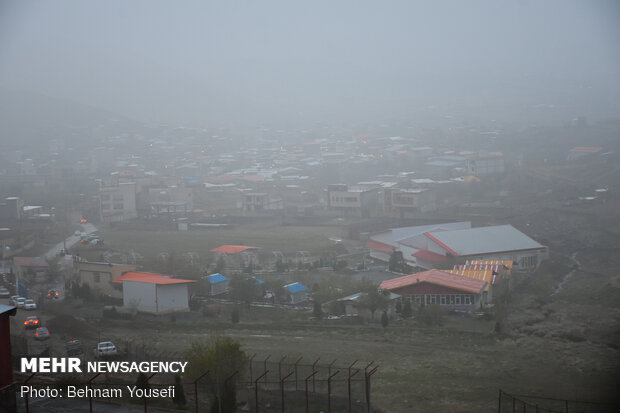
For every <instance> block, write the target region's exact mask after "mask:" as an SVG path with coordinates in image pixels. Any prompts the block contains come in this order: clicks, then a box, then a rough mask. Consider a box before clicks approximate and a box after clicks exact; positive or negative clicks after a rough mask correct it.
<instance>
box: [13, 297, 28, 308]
mask: <svg viewBox="0 0 620 413" xmlns="http://www.w3.org/2000/svg"><path fill="white" fill-rule="evenodd" d="M25 305H26V299H25V298H24V297H18V298H17V301H16V303H15V306H16V307H17V308H24V306H25Z"/></svg>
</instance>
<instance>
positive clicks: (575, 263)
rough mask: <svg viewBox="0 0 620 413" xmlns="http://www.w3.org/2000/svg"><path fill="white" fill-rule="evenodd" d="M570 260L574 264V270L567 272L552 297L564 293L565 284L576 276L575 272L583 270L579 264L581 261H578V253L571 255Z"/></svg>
mask: <svg viewBox="0 0 620 413" xmlns="http://www.w3.org/2000/svg"><path fill="white" fill-rule="evenodd" d="M569 258H570V260H571V261H572V262H573V268H572V269H571V270H570V271H569V272H567V273H566V274H565V275H564V276H563V277H562V280H561V281H560V283H559V284H558V286H557V288H556V289H555V291H554V292H553V294H551V296H554V295H556V294H557V293H559V292H560V291H562V287H564V284H566V283H567V282H568V280H569V279H570V278H571V277H572V276H573V275H575V272H576V271H577V270H579V268H581V263H580V262H579V260H578V259H577V251H575V252H573V253H572V254H571V255H570V257H569Z"/></svg>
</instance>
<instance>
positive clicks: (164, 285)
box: [113, 271, 196, 314]
mask: <svg viewBox="0 0 620 413" xmlns="http://www.w3.org/2000/svg"><path fill="white" fill-rule="evenodd" d="M113 282H115V283H120V284H122V286H123V306H124V307H128V308H134V309H136V310H138V311H140V312H144V313H152V314H167V313H173V312H180V311H189V291H188V285H189V284H190V283H194V282H196V281H194V280H183V279H180V278H174V277H171V276H169V275H163V274H154V273H148V272H133V271H132V272H127V273H125V274H123V275H121V276H120V277H119V278H117V279H116V280H114V281H113Z"/></svg>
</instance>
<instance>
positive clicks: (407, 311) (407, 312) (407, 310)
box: [402, 298, 413, 318]
mask: <svg viewBox="0 0 620 413" xmlns="http://www.w3.org/2000/svg"><path fill="white" fill-rule="evenodd" d="M412 314H413V310H412V309H411V300H409V299H408V298H407V299H406V300H405V302H404V303H403V310H402V316H403V318H409V317H411V315H412Z"/></svg>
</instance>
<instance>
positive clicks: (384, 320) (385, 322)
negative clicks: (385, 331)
mask: <svg viewBox="0 0 620 413" xmlns="http://www.w3.org/2000/svg"><path fill="white" fill-rule="evenodd" d="M388 322H389V320H388V315H387V311H385V310H383V312H382V313H381V326H383V328H387V326H388Z"/></svg>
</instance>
